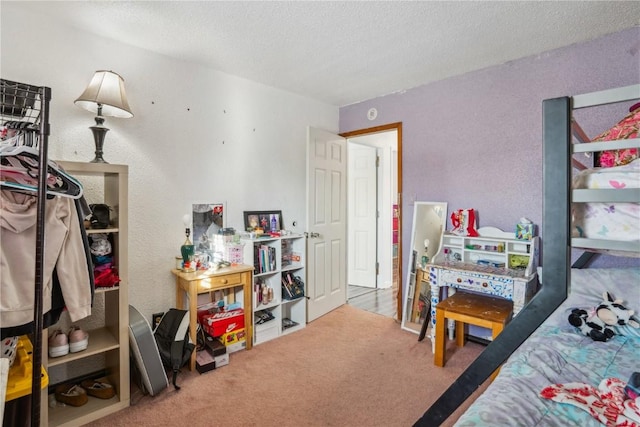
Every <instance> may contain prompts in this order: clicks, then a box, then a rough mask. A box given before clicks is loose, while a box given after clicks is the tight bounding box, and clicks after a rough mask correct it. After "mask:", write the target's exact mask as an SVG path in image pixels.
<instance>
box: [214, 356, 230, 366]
mask: <svg viewBox="0 0 640 427" xmlns="http://www.w3.org/2000/svg"><path fill="white" fill-rule="evenodd" d="M214 359H215V361H216V369H218V368H221V367H223V366H227V365H228V364H229V355H228V354H221V355H220V356H215V357H214Z"/></svg>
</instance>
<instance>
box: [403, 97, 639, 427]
mask: <svg viewBox="0 0 640 427" xmlns="http://www.w3.org/2000/svg"><path fill="white" fill-rule="evenodd" d="M639 98H640V85H631V86H626V87H621V88H616V89H611V90H604V91H600V92H594V93H589V94H584V95H577V96H573V97H561V98H554V99H548V100H544V101H543V103H542V119H543V152H544V155H543V161H544V163H543V174H544V175H543V176H544V183H543V185H544V202H543V215H544V216H543V218H544V221H543V224H542V236H543V239H544V237H545V236H553V238H550V237H549V238H547V239H544V241H543V250H542V267H543V274H542V277H541V283H542V287H541V290H540V291H539V292H538V293H537V294H536V295H535V297H534V298H533V299H532V300H531V301H530V302H529V304H528V305H526V306H525V307H524V309H523V310H522V311H521V312H520V313H519V314H518V315H517V316H516V317H514V319H513V320H512V321H511V322H510V323H509V325H508V327H507V328H505V330H504V331H503V332H502V333H501V334H500V335H499V336H498V337H497V338H496V339H495V340H493V342H491V344H489V346H487V348H486V349H485V350H484V351H483V352H482V353H481V354H480V356H479V357H478V358H477V359H476V360H475V361H474V362H472V363H471V365H470V366H469V367H468V368H467V369H466V370H465V371H464V372H463V373H462V374H461V375H460V376H459V377H458V379H456V381H455V382H454V383H453V384H452V385H451V386H450V387H449V388H448V389H447V390H446V391H445V392H444V393H443V394H442V396H440V397H439V398H438V400H437V401H436V402H435V403H434V404H433V405H432V406H431V407H430V408H429V409H428V410H427V411H426V412H425V413H424V415H423V416H422V417H421V418H420V419H418V420H417V421H416V423H415V424H414V425H415V426H425V427H433V426H437V425H440V424H442V423H443V422H444V421H445V420H446V419H447V418H448V417H449V416H450V415H451V414H452V413H453V412H454V411H455V410H456V409H457V408H458V407H459V406H460V405H461V404H462V403H463V402H464V401H465V400H466V399H467V398H468V397H469V396H470V395H471V394H472V393H473V392H474V391H476V390H477V389H478V387H480V385H482V384H483V383H484V382H485V380H487V379H488V378H489V376H490V375H491V373H492V372H493V371H494V370H495V369H497V368H498V367H499V366H500V365H501V364H502V363H503V362H504V361H506V360H507V358H508V357H509V356H510V355H511V354H512V353H513V352H514V351H515V350H516V349H517V348H518V347H519V346H520V345H521V344H522V343H523V342H524V341H525V340H526V339H527V338H528V337H529V336H530V335H531V334H532V333H533V331H535V330H536V329H537V328H538V327H539V326H540V325H541V324H542V322H543V321H544V320H545V319H546V318H547V317H549V316H550V315H551V313H553V312H554V311H555V310H556V308H557V307H558V306H559V305H560V304H561V303H562V302H563V301H564V300H565V299H566V298H567V296H568V294H569V286H570V283H571V277H570V274H571V267H572V265H571V248H572V247H576V248H580V249H583V250H585V251H586V252H585V253H584V254H583V256H581V257H580V258H579V259H578V260H577V261H576V263H575V264H574V265H573V266H574V267H576V268H580V267H582V266H584V265H586V263H587V262H588V259H589V258H590V257H591V255H592V252H593V251H597V250H603V249H604V250H622V251H633V252H640V247H639V244H638V242H637V241H636V242H612V241H605V240H596V239H583V238H579V239H578V238H571V202H572V200H573V201H575V202H591V201H617V202H639V201H640V189H624V190H595V191H594V190H589V191H590V192H586V191H585V190H572V189H571V180H572V167H571V165H572V163H574V162H573V153H577V152H590V151H598V150H604V149H612V148H616V149H619V148H630V147H638V146H640V144H639V142H640V139H633V140H627V141H617V142H615V143H612V142H611V141H609V142H606V143H589V144H582V146H581V145H580V144H578V146H575V145H573V144H572V128H575V125H574V124H573V123H572V111H573V110H575V109H578V108H586V107H593V106H598V105H605V104H611V103H617V102H624V101H630V100H634V99H639Z"/></svg>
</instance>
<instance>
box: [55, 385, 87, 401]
mask: <svg viewBox="0 0 640 427" xmlns="http://www.w3.org/2000/svg"><path fill="white" fill-rule="evenodd" d="M56 400H57V401H58V402H61V403H64V404H66V405H71V406H82V405H84V404H85V403H87V401H88V400H89V398H88V397H87V392H86V391H84V389H83V388H82V387H80V386H79V385H76V384H62V385H59V386H58V387H56Z"/></svg>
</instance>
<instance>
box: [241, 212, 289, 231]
mask: <svg viewBox="0 0 640 427" xmlns="http://www.w3.org/2000/svg"><path fill="white" fill-rule="evenodd" d="M244 228H245V230H246V231H254V230H256V229H257V228H260V229H262V231H263V232H264V233H270V232H278V231H280V230H281V229H282V211H281V210H271V211H244Z"/></svg>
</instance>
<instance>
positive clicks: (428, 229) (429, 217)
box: [401, 202, 447, 334]
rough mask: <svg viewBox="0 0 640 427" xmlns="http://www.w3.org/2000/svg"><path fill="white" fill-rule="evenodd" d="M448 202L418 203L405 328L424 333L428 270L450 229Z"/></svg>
mask: <svg viewBox="0 0 640 427" xmlns="http://www.w3.org/2000/svg"><path fill="white" fill-rule="evenodd" d="M446 221H447V203H445V202H415V206H414V210H413V227H412V230H411V246H410V247H409V252H408V254H409V256H408V258H409V265H408V267H407V279H406V285H405V287H404V293H403V304H402V323H401V326H402V329H405V330H407V331H411V332H415V333H417V334H418V333H420V329H421V326H422V323H423V322H424V320H425V318H426V316H427V313H428V312H429V310H430V300H431V295H430V288H429V283H428V277H426V275H427V274H428V273H427V272H426V270H425V269H424V267H425V266H426V264H427V262H429V260H430V259H431V258H433V256H434V255H435V254H436V253H437V252H438V249H439V247H440V240H441V238H442V232H443V231H444V229H445V227H446Z"/></svg>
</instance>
